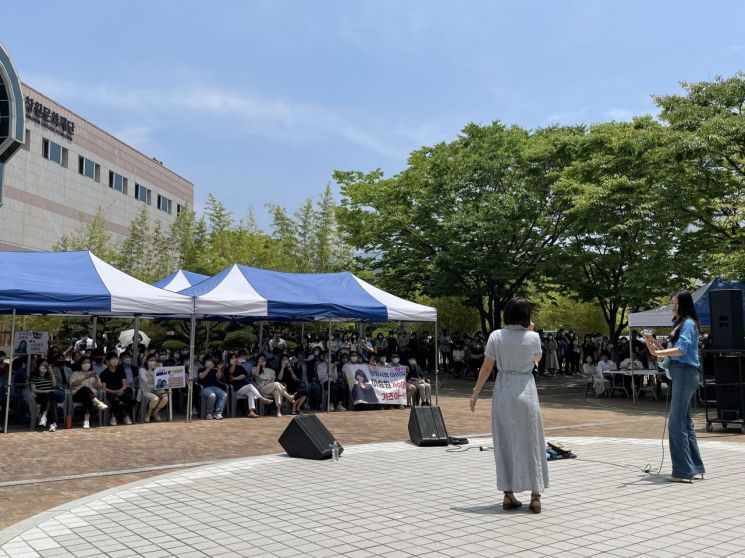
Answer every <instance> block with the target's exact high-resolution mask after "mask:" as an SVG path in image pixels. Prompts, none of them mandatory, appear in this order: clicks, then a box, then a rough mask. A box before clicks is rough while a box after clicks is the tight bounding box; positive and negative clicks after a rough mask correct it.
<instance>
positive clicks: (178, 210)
mask: <svg viewBox="0 0 745 558" xmlns="http://www.w3.org/2000/svg"><path fill="white" fill-rule="evenodd" d="M183 210H184V206H183V205H181V204H180V203H177V204H176V215H181V212H182V211H183Z"/></svg>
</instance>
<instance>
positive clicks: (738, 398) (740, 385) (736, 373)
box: [714, 355, 745, 420]
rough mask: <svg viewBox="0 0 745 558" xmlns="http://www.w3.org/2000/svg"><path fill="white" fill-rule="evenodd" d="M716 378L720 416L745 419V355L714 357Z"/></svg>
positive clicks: (721, 417) (723, 418)
mask: <svg viewBox="0 0 745 558" xmlns="http://www.w3.org/2000/svg"><path fill="white" fill-rule="evenodd" d="M714 378H715V381H716V384H715V385H716V398H717V416H718V418H720V419H722V420H741V419H745V397H744V395H745V394H744V393H743V391H745V357H743V356H736V355H732V356H721V355H720V356H716V357H714Z"/></svg>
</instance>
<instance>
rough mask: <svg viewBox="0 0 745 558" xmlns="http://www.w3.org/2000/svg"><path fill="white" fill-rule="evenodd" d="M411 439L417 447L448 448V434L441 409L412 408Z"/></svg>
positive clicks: (410, 421)
mask: <svg viewBox="0 0 745 558" xmlns="http://www.w3.org/2000/svg"><path fill="white" fill-rule="evenodd" d="M409 437H410V438H411V443H412V444H414V445H416V446H447V445H448V434H447V431H446V430H445V421H444V420H443V418H442V411H440V408H439V407H429V406H428V407H412V408H411V414H410V415H409Z"/></svg>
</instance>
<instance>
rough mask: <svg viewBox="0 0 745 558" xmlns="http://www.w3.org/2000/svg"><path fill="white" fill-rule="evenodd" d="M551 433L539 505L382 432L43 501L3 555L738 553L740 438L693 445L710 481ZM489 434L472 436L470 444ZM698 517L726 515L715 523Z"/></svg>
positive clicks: (470, 454) (655, 444)
mask: <svg viewBox="0 0 745 558" xmlns="http://www.w3.org/2000/svg"><path fill="white" fill-rule="evenodd" d="M557 439H558V440H559V441H562V442H564V443H565V444H566V445H567V446H568V447H571V448H572V449H573V450H574V452H575V453H577V454H578V455H579V457H578V458H577V459H575V460H565V461H557V462H551V463H550V464H549V469H550V475H551V488H550V489H549V490H548V491H547V492H546V494H545V495H544V498H543V504H544V512H543V513H542V514H540V515H534V514H532V513H530V512H529V511H527V507H526V506H524V507H523V508H522V509H520V510H514V511H503V510H502V509H501V506H500V503H501V497H500V496H501V495H500V494H499V493H498V492H497V490H496V487H495V483H494V463H493V454H492V453H491V452H480V451H465V452H461V453H452V452H447V451H446V449H445V448H416V447H414V446H412V445H410V444H408V443H402V442H391V443H383V444H374V445H364V446H349V447H348V448H347V451H346V452H345V453H344V455H343V456H342V459H341V460H340V462H339V463H333V462H330V461H325V462H316V461H308V460H293V459H288V458H286V457H283V456H280V455H272V456H260V457H254V458H246V459H242V460H235V461H231V462H229V463H218V464H214V465H209V466H205V467H201V468H197V469H193V470H183V471H178V472H175V473H171V474H169V475H166V476H161V477H157V478H153V479H149V480H144V481H140V482H139V483H138V484H136V485H130V486H125V487H122V488H121V489H119V490H115V491H114V492H109V493H104V494H102V495H100V496H98V497H95V496H94V497H91V499H88V500H86V501H80V502H73V503H71V504H69V505H68V506H65V507H64V508H63V509H57V510H52V511H51V512H49V513H47V514H45V516H43V517H40V518H39V520H38V521H36V522H31V523H29V524H27V525H25V528H24V529H23V530H22V531H20V532H18V531H17V530H16V528H12V529H11V530H10V531H2V532H0V543H2V544H0V556H13V557H16V556H24V555H32V556H33V555H38V556H44V555H45V554H44V552H45V551H44V548H52V545H57V546H55V547H54V552H55V553H56V552H57V550H60V549H61V551H60V553H59V554H60V555H65V553H69V554H71V555H74V556H86V555H89V556H94V555H103V553H107V554H108V555H109V556H120V557H121V558H124V557H127V556H132V555H134V556H148V557H153V558H158V557H160V556H162V557H166V556H187V557H188V556H210V557H218V556H225V557H227V556H275V557H279V558H284V557H290V556H299V555H302V556H317V557H330V556H346V557H349V558H365V557H368V556H406V557H408V556H445V557H458V556H513V555H514V556H596V555H606V556H617V557H619V558H621V557H629V556H663V557H664V556H672V555H674V556H700V555H706V556H735V555H741V554H745V531H743V530H742V528H741V527H742V525H741V521H740V520H741V519H742V517H741V516H740V515H739V514H734V515H733V514H732V510H737V509H739V508H740V507H741V505H742V504H744V503H745V493H742V494H740V492H737V493H735V492H733V491H732V487H731V479H732V478H735V477H736V475H738V474H741V471H742V462H743V460H744V459H745V445H743V444H738V443H727V442H721V441H714V440H710V441H701V448H702V454H703V457H704V460H705V462H706V464H707V467H708V470H709V473H708V475H707V480H706V481H703V482H699V483H694V484H692V485H679V484H672V483H669V482H665V481H664V480H663V479H661V478H659V477H658V476H656V475H651V474H645V473H643V471H642V467H643V466H644V465H645V464H646V463H652V462H659V461H658V460H659V457H660V446H659V441H658V440H644V439H623V438H620V437H618V438H615V437H614V438H598V437H557ZM488 443H489V440H488V439H474V440H472V445H473V446H475V447H477V446H478V445H480V444H488ZM665 469H666V470H668V471H669V463H667V462H666V464H665ZM392 470H395V471H401V470H402V471H414V470H421V471H423V473H424V474H423V477H422V483H402V484H400V485H397V487H396V490H395V491H387V490H385V486H386V484H385V483H386V479H388V478H389V477H390V475H391V471H392ZM247 478H255V479H269V478H281V479H283V483H284V486H304V485H303V484H302V483H303V481H305V482H307V479H313V483H312V489H310V490H303V489H299V490H295V491H294V492H293V494H292V498H288V499H283V500H282V501H283V502H287V504H288V507H285V504H282V505H281V506H278V505H277V495H276V494H274V492H275V491H272V490H266V491H265V490H259V491H252V492H251V495H250V496H251V499H250V510H249V511H247V510H246V499H245V498H243V497H236V496H235V495H236V494H242V493H243V492H244V491H245V486H246V479H247ZM381 483H382V484H381ZM381 486H382V487H383V490H381ZM588 487H591V490H589V491H588ZM528 496H529V495H528V494H524V495H520V497H522V498H524V499H527V498H528ZM153 501H157V502H158V503H159V505H160V506H161V508H162V510H163V514H164V515H163V518H161V516H159V515H157V516H154V518H156V519H153V520H152V521H151V523H150V524H147V523H143V520H142V517H143V512H142V510H143V509H147V508H148V507H149V504H150V503H152V502H153ZM217 501H219V502H220V503H221V505H220V506H215V505H214V502H217ZM112 502H118V503H119V504H122V505H123V504H126V507H122V508H121V509H122V510H129V511H119V512H117V516H116V517H117V520H116V524H117V525H118V526H119V527H120V528H121V530H120V531H117V532H116V533H114V534H112V535H109V536H106V535H107V533H106V530H107V529H106V528H105V527H108V526H110V525H111V522H112V519H111V513H112V512H111V507H110V506H109V504H110V503H112ZM180 502H191V503H192V505H191V506H190V507H183V508H182V509H181V512H180V514H179V516H178V522H177V523H175V524H174V527H175V526H178V527H179V528H180V529H181V531H180V535H179V536H175V535H173V534H172V533H170V528H171V526H172V523H173V522H172V521H169V520H168V512H167V510H169V509H170V507H171V504H172V503H180ZM692 502H696V505H695V506H694V507H692V505H691V503H692ZM289 504H291V506H289ZM205 510H209V512H208V513H206V512H205ZM702 517H705V518H707V520H710V519H711V518H721V520H722V521H723V522H724V523H722V524H721V525H718V526H717V527H715V526H714V525H712V524H711V522H710V521H706V522H702V521H701V518H702ZM75 518H77V519H79V520H80V521H79V522H77V523H76V522H75V521H74V519H75ZM382 518H386V519H385V520H382ZM70 519H72V520H73V521H72V524H73V525H76V526H73V527H70V528H69V531H70V533H68V534H65V535H60V536H59V538H55V537H54V536H50V533H52V532H54V530H55V529H58V528H59V527H60V526H61V525H67V524H68V523H67V521H68V520H70ZM187 524H188V525H192V527H189V528H185V527H184V525H187ZM236 525H238V526H239V527H241V528H238V529H236V528H235V527H236ZM102 526H105V527H102ZM99 527H100V529H99ZM288 527H289V528H290V529H288V530H285V528H288ZM102 531H103V532H102ZM117 533H118V534H117ZM268 533H271V536H268ZM133 535H136V537H135V540H133V538H132V537H133ZM717 535H718V536H717ZM725 535H726V536H725ZM709 536H716V538H708V539H707V537H709ZM76 537H78V538H77V539H76ZM140 539H141V540H140ZM702 541H708V546H705V547H704V546H702ZM158 543H160V544H163V545H164V546H165V545H168V548H164V547H159V546H158ZM171 543H174V544H176V543H178V545H177V546H170V544H171Z"/></svg>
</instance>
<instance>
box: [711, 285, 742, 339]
mask: <svg viewBox="0 0 745 558" xmlns="http://www.w3.org/2000/svg"><path fill="white" fill-rule="evenodd" d="M709 310H710V313H711V348H712V349H719V350H722V349H724V350H732V349H745V328H743V308H742V291H741V290H740V289H721V290H715V291H710V292H709Z"/></svg>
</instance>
